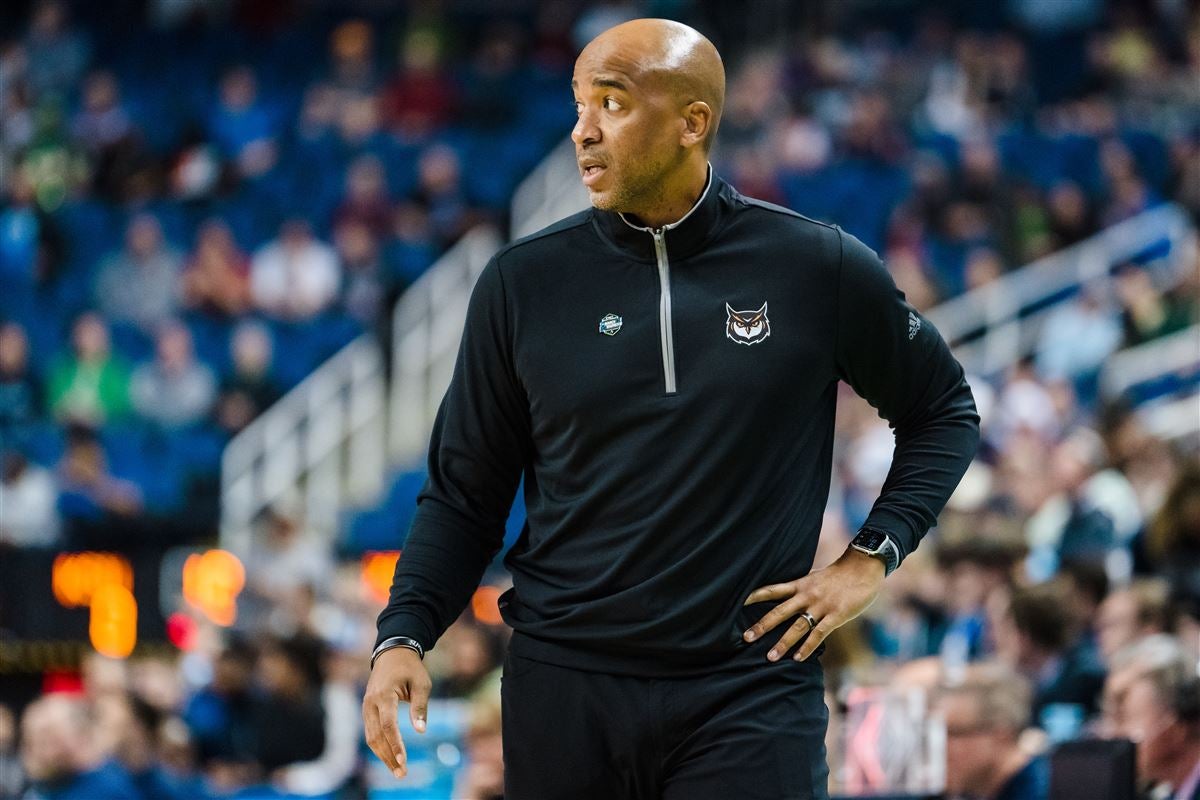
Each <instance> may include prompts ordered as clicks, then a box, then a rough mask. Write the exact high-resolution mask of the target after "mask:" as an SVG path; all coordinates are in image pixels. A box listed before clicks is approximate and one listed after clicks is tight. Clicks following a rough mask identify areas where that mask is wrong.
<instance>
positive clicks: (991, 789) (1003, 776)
mask: <svg viewBox="0 0 1200 800" xmlns="http://www.w3.org/2000/svg"><path fill="white" fill-rule="evenodd" d="M1028 763H1029V756H1027V755H1026V754H1025V753H1024V752H1022V751H1021V749H1020V748H1019V747H1016V746H1015V745H1014V746H1013V748H1012V749H1011V750H1009V751H1008V753H1007V754H1006V755H1005V756H1004V758H1003V759H1002V760H1001V761H1000V762H999V763H997V764H996V767H995V769H994V770H993V771H992V775H991V780H989V781H988V783H987V785H986V786H981V787H980V789H981V790H982V791H981V792H980V795H979V796H980V797H987V798H994V797H996V796H997V795H998V794H999V793H1000V790H1001V789H1003V788H1004V785H1005V784H1007V783H1008V782H1009V781H1010V780H1012V776H1014V775H1016V774H1017V773H1018V772H1020V771H1021V770H1023V769H1024V768H1025V765H1026V764H1028Z"/></svg>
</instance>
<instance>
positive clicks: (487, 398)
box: [378, 166, 979, 675]
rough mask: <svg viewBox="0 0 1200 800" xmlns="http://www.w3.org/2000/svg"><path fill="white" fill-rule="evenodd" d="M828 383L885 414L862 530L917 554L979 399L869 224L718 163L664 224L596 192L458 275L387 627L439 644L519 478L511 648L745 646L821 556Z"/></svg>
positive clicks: (565, 659)
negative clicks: (821, 217) (440, 389)
mask: <svg viewBox="0 0 1200 800" xmlns="http://www.w3.org/2000/svg"><path fill="white" fill-rule="evenodd" d="M838 380H844V381H846V382H847V383H848V384H849V385H850V386H851V387H853V388H854V390H855V391H857V392H858V393H859V394H860V395H861V396H863V397H865V398H866V399H867V400H868V401H869V402H870V403H871V404H872V405H873V406H874V407H875V408H876V409H878V411H879V413H880V416H881V417H883V418H884V419H886V420H887V421H888V423H889V425H890V426H891V427H892V428H893V430H894V433H895V439H896V449H895V453H894V456H893V461H892V466H891V469H890V471H889V473H888V476H887V479H886V481H885V483H884V485H883V488H882V491H881V493H880V496H879V498H878V500H877V501H876V502H875V504H874V506H873V508H872V510H871V512H870V514H869V515H868V517H867V519H866V521H865V523H864V525H863V527H864V528H872V529H875V530H878V531H883V532H885V533H886V534H888V535H889V536H890V537H892V538H893V539H894V541H896V543H897V544H898V546H899V548H900V551H901V555H902V556H906V555H907V554H908V553H910V552H911V551H912V550H913V549H914V548H915V547H916V546H917V544H918V542H919V541H920V540H921V538H922V537H923V536H924V535H925V533H926V532H927V531H928V529H929V528H930V527H931V526H933V525H934V524H935V523H936V520H937V516H938V514H939V513H940V512H941V510H942V508H943V506H944V505H945V503H946V500H947V499H948V498H949V496H950V494H951V492H952V491H953V490H954V488H955V486H957V484H958V482H959V480H960V479H961V477H962V475H963V473H964V472H965V470H966V468H967V465H968V464H969V463H970V461H971V458H972V457H973V456H974V454H975V451H976V447H977V445H978V441H979V416H978V414H977V412H976V409H975V403H974V399H973V397H972V394H971V390H970V387H969V386H968V384H967V381H966V379H965V377H964V373H963V369H962V367H961V365H960V364H959V363H958V362H957V361H956V360H955V358H954V357H953V356H952V355H951V353H950V350H949V348H948V347H947V345H946V343H945V341H944V340H943V339H942V337H941V335H940V333H939V332H938V331H937V330H936V328H935V327H934V326H933V325H932V324H931V323H930V322H929V320H928V319H926V318H925V317H923V316H921V315H920V314H919V313H917V311H916V310H915V309H914V308H913V307H912V306H911V305H909V304H908V302H907V301H906V300H905V297H904V294H903V293H902V292H901V291H900V290H899V289H898V288H897V287H896V284H895V283H894V281H893V280H892V278H891V276H890V274H889V273H888V272H887V270H886V269H885V268H884V266H883V264H882V263H881V261H880V259H879V258H878V256H877V255H876V254H875V253H874V252H873V251H872V250H870V249H869V248H867V247H866V246H865V245H864V244H862V243H861V242H860V241H859V240H858V239H856V238H854V237H853V236H851V235H849V234H848V233H846V232H844V231H842V230H841V229H840V228H838V227H835V226H831V225H826V224H823V223H819V222H816V221H813V220H811V219H808V218H806V217H804V216H801V215H799V214H796V213H794V212H792V211H790V210H788V209H785V208H782V207H779V206H775V205H773V204H770V203H766V202H763V201H760V200H756V199H753V198H748V197H744V196H742V195H741V194H739V193H738V192H737V191H736V190H735V189H734V188H733V187H732V186H730V185H729V184H727V183H726V182H724V181H723V180H721V179H720V178H719V177H715V176H714V174H713V171H712V168H711V166H710V167H709V177H708V182H707V185H706V187H705V190H704V193H703V194H702V195H701V198H700V199H699V200H698V201H697V203H696V205H695V206H693V208H692V210H691V211H689V212H688V214H687V215H686V216H685V217H683V218H682V219H681V220H679V221H678V222H676V223H674V224H672V225H667V226H664V227H662V228H658V229H649V228H643V227H639V226H637V225H635V224H633V223H632V222H631V221H630V220H629V219H627V218H626V217H624V216H623V215H621V214H618V213H615V212H610V211H603V210H599V209H594V208H592V209H588V210H586V211H583V212H580V213H578V214H575V215H573V216H570V217H567V218H566V219H563V220H561V221H559V222H557V223H555V224H554V225H551V226H549V227H548V228H545V229H544V230H542V231H539V232H538V233H535V234H533V235H531V236H527V237H525V238H522V239H518V240H516V241H514V242H512V243H510V244H508V245H506V246H505V247H503V248H501V249H500V250H499V252H497V253H496V255H495V256H494V257H493V258H492V259H491V261H490V262H489V263H488V264H487V266H486V267H485V268H484V270H483V272H482V273H481V275H480V276H479V279H478V282H477V283H476V286H475V288H474V290H473V291H472V294H471V298H470V302H469V304H468V311H467V319H466V326H465V329H464V331H463V337H462V341H461V343H460V346H459V350H458V355H457V361H456V363H455V367H454V373H453V377H452V379H451V382H450V386H449V389H448V390H447V392H446V395H445V397H444V398H443V400H442V403H441V405H440V407H439V409H438V412H437V416H436V419H435V422H434V426H433V433H432V437H431V440H430V449H429V477H428V480H427V481H426V483H425V485H424V487H423V488H422V490H421V492H420V493H419V495H418V498H417V509H416V513H415V515H414V518H413V521H412V525H411V528H410V530H409V532H408V537H407V540H406V542H405V544H404V547H403V553H402V556H401V558H400V560H399V561H398V563H397V566H396V572H395V578H394V582H393V586H392V591H391V598H390V601H389V603H388V605H387V607H386V608H385V609H384V610H383V612H382V613H381V614H380V616H379V620H378V628H379V639H378V641H382V640H383V639H384V638H386V637H388V636H394V635H407V636H411V637H413V638H415V639H417V640H418V641H419V642H421V644H422V645H423V646H425V648H426V649H430V648H432V647H433V645H434V643H435V642H436V641H437V639H438V638H440V636H441V635H442V633H443V632H444V631H445V630H446V628H447V627H449V626H450V624H451V623H452V622H454V620H455V619H456V618H457V617H458V615H459V614H460V613H461V612H462V611H463V609H464V608H465V607H466V605H467V603H468V602H469V601H470V597H471V594H472V593H473V591H474V590H475V588H476V587H477V586H478V583H479V580H480V578H481V577H482V575H483V572H484V570H485V569H486V567H487V566H488V564H489V563H490V562H491V560H492V559H493V558H494V557H495V555H496V554H497V553H498V552H499V550H500V548H501V547H502V545H503V533H504V524H505V520H506V518H507V516H508V513H509V510H510V508H511V505H512V500H513V497H514V495H515V492H516V489H517V486H518V483H519V481H520V478H521V476H522V474H523V475H524V477H525V487H524V490H525V506H526V511H527V521H526V524H525V527H524V528H523V530H522V531H521V534H520V536H519V538H518V539H517V540H516V542H515V543H514V544H513V546H512V547H511V548H510V550H509V552H508V553H507V554H506V555H505V557H504V565H505V566H506V567H507V568H508V570H509V571H510V572H511V574H512V579H513V586H512V588H510V589H508V590H507V591H506V592H504V594H502V595H501V597H500V601H499V602H500V611H501V615H502V616H503V618H504V620H505V621H506V622H507V623H508V624H509V625H511V626H512V627H513V629H514V633H513V639H512V644H511V646H512V648H513V649H514V652H520V653H521V654H522V655H526V656H529V657H533V658H538V659H541V660H544V661H549V662H552V663H558V664H563V665H567V666H575V667H582V668H588V669H598V670H607V671H611V672H618V673H627V674H640V675H683V674H694V673H696V672H698V671H703V670H705V669H710V668H712V667H714V666H718V665H722V664H731V663H738V660H739V659H743V660H744V659H746V658H748V656H747V649H748V648H749V645H747V643H745V642H744V641H743V639H742V632H743V631H744V630H745V629H746V628H747V627H748V626H749V625H750V624H752V623H753V622H755V621H756V620H757V619H758V618H759V617H761V616H762V614H763V613H765V611H766V610H768V609H769V608H771V607H772V606H774V605H776V601H772V602H769V603H765V604H763V603H758V604H754V605H751V606H748V607H743V606H742V602H743V601H744V599H745V598H746V596H747V595H748V594H749V593H750V592H751V591H753V590H754V589H756V588H758V587H760V586H764V585H767V584H771V583H779V582H783V581H790V580H794V579H796V578H799V577H801V576H803V575H805V574H807V573H808V572H809V570H810V569H811V568H812V563H813V557H814V553H815V550H816V546H817V537H818V534H819V532H820V529H821V520H822V515H823V512H824V509H825V506H826V502H827V499H828V494H829V485H830V476H831V469H832V453H833V432H834V411H835V404H836V395H837V382H838ZM782 630H783V627H781V628H779V629H778V632H779V633H780V634H781V633H782ZM764 638H771V639H772V641H773V639H774V638H778V637H777V636H775V637H770V636H768V637H764ZM756 644H757V643H756ZM821 649H823V645H822V648H821ZM759 658H761V655H760V656H759Z"/></svg>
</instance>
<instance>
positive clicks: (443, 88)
mask: <svg viewBox="0 0 1200 800" xmlns="http://www.w3.org/2000/svg"><path fill="white" fill-rule="evenodd" d="M399 60H400V69H399V72H398V74H397V75H396V77H395V78H394V79H393V80H392V83H391V85H389V86H388V88H387V92H386V95H385V100H384V104H385V107H386V109H387V117H388V120H389V122H390V125H391V127H392V130H393V131H394V132H396V133H397V134H399V135H400V136H401V137H403V138H404V139H406V140H409V141H421V140H423V139H425V138H426V137H427V136H429V135H430V134H431V133H432V132H433V131H434V130H436V129H437V128H439V127H441V126H442V125H445V124H446V123H448V122H449V121H450V120H451V118H452V117H453V114H454V112H455V110H456V106H457V103H458V89H457V87H456V86H455V85H454V83H453V81H451V79H450V76H449V75H447V74H446V72H445V70H444V69H443V68H442V65H441V63H440V61H441V43H440V42H439V41H438V39H437V37H436V36H435V35H434V34H433V33H432V32H430V31H428V30H424V29H417V30H414V31H412V32H411V33H409V34H408V35H407V36H406V37H405V39H404V43H403V46H402V47H401V49H400V59H399Z"/></svg>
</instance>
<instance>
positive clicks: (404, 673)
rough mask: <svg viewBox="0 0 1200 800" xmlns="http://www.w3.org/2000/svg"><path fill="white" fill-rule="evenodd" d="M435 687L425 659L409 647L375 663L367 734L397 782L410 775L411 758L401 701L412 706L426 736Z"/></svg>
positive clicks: (366, 702) (366, 703)
mask: <svg viewBox="0 0 1200 800" xmlns="http://www.w3.org/2000/svg"><path fill="white" fill-rule="evenodd" d="M432 687H433V681H432V680H431V679H430V677H429V672H428V671H427V670H426V669H425V664H424V663H423V662H422V661H421V657H420V656H419V655H417V654H416V652H415V651H413V650H411V649H409V648H407V647H393V648H392V649H390V650H384V651H383V652H382V653H380V654H379V658H377V659H375V667H374V669H372V670H371V677H370V679H369V680H368V681H367V691H366V694H365V696H364V697H363V709H362V711H363V730H364V732H365V733H366V737H367V744H368V745H370V746H371V749H372V750H374V751H375V755H377V756H379V760H380V761H382V762H383V763H384V764H386V765H387V768H388V769H390V770H391V771H392V774H393V775H395V776H396V777H397V778H403V777H404V776H405V775H406V774H407V773H408V757H407V755H406V753H405V750H404V741H403V740H402V739H401V738H400V726H399V725H398V724H397V722H396V719H397V707H398V704H399V701H401V700H404V701H407V702H408V704H409V709H408V713H409V718H410V719H411V720H412V725H413V728H415V729H416V731H417V733H424V732H425V716H426V713H427V711H428V708H429V690H430V689H431V688H432Z"/></svg>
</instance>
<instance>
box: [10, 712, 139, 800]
mask: <svg viewBox="0 0 1200 800" xmlns="http://www.w3.org/2000/svg"><path fill="white" fill-rule="evenodd" d="M94 724H95V723H94V722H93V720H92V719H90V718H89V715H88V711H87V707H86V706H85V705H84V703H83V701H82V700H79V699H77V698H73V697H67V696H65V695H61V694H52V695H47V696H45V697H42V698H40V699H38V700H35V701H34V702H33V703H30V705H29V707H28V708H26V709H25V714H24V716H23V717H22V718H21V765H22V766H23V767H24V768H25V775H26V777H28V779H29V782H30V786H29V789H28V791H27V792H26V793H25V794H24V795H23V797H25V798H28V800H95V798H98V797H103V798H107V799H109V800H139V798H141V793H140V792H139V791H138V790H137V788H135V786H134V784H133V782H132V781H131V780H130V778H129V775H128V774H126V773H125V772H124V770H122V769H121V768H120V767H118V766H117V765H116V764H115V763H114V762H111V761H110V762H107V763H105V764H104V765H101V763H100V762H101V760H102V758H103V754H102V753H100V752H99V751H98V749H97V747H96V744H95V742H94V741H93V738H92V732H93V730H94Z"/></svg>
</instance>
